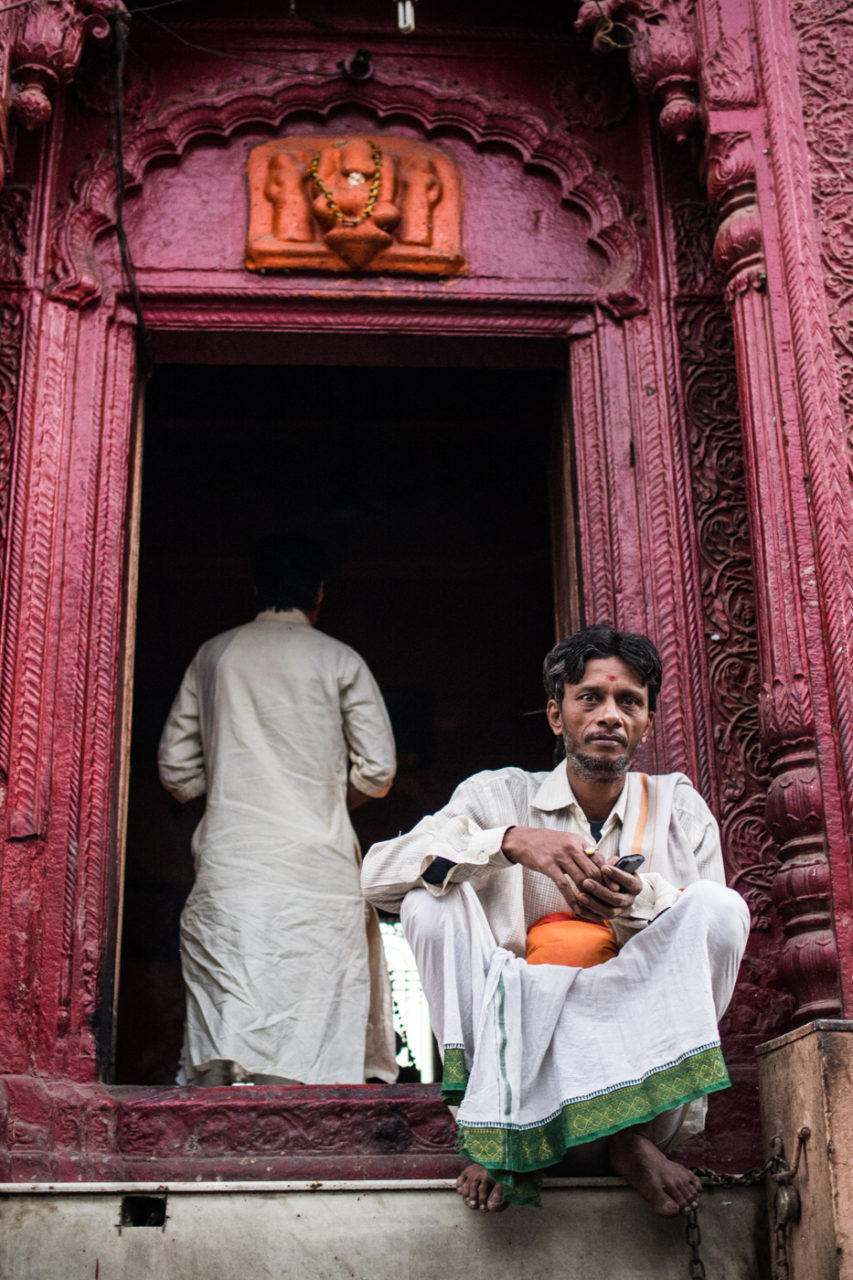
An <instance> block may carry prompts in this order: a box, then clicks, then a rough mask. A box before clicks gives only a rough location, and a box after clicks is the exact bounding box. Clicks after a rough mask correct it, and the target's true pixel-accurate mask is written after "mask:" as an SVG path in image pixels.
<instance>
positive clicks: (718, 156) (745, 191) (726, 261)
mask: <svg viewBox="0 0 853 1280" xmlns="http://www.w3.org/2000/svg"><path fill="white" fill-rule="evenodd" d="M706 181H707V184H708V195H709V196H710V198H711V200H712V201H713V203H714V204H716V205H717V206H718V208H719V226H718V228H717V238H716V240H715V241H714V262H715V264H716V265H717V267H718V269H719V270H720V271H721V272H722V273H723V276H724V278H725V281H726V299H727V301H729V302H731V301H732V298H733V297H734V295H735V294H736V293H742V292H744V291H745V290H746V289H762V288H763V287H764V284H765V282H766V279H767V270H766V267H765V264H764V249H763V245H762V235H761V214H760V212H759V209H758V197H757V192H756V187H755V157H754V155H753V150H752V139H751V138H750V136H749V134H747V133H728V134H723V135H717V136H715V137H713V138H711V140H710V143H709V147H708V157H707V162H706Z"/></svg>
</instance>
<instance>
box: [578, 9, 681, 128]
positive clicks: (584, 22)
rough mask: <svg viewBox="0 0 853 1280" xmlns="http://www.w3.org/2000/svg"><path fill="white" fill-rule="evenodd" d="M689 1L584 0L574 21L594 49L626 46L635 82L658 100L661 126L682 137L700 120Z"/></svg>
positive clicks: (642, 91) (601, 49)
mask: <svg viewBox="0 0 853 1280" xmlns="http://www.w3.org/2000/svg"><path fill="white" fill-rule="evenodd" d="M693 11H694V4H693V0H663V3H661V4H659V5H652V4H651V3H649V0H603V2H601V0H586V2H585V3H583V4H582V5H581V8H580V12H579V14H578V17H577V19H576V21H575V28H576V30H578V31H589V32H591V33H592V46H593V49H594V50H595V51H596V52H597V53H602V52H607V51H609V50H612V49H614V48H623V49H627V50H628V62H629V65H630V68H631V75H632V77H633V79H634V83H635V84H636V86H637V88H638V89H639V90H640V92H641V93H646V94H649V95H651V96H653V97H654V98H655V99H656V100H657V102H658V104H659V122H660V127H661V130H662V131H663V132H664V133H665V134H667V136H668V137H671V138H674V139H675V141H676V142H684V141H685V140H686V139H687V138H688V136H689V135H690V134H691V133H692V132H693V131H694V130H695V129H696V127H697V125H698V124H699V118H700V116H699V94H698V89H697V78H698V74H699V52H698V42H697V37H696V24H695V18H694V12H693Z"/></svg>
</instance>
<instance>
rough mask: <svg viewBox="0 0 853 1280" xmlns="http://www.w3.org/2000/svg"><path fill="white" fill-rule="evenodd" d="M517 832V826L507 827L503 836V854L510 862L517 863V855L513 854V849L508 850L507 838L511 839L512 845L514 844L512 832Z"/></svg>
mask: <svg viewBox="0 0 853 1280" xmlns="http://www.w3.org/2000/svg"><path fill="white" fill-rule="evenodd" d="M515 830H517V828H516V827H515V826H512V827H507V829H506V831H505V832H504V835H503V840H501V853H502V854H503V856H504V857H505V858H506V859H507V861H509V862H515V855H514V854H513V853H512V851H511V849H509V848H507V838H508V837H509V838H510V844H512V838H511V836H510V832H512V831H515Z"/></svg>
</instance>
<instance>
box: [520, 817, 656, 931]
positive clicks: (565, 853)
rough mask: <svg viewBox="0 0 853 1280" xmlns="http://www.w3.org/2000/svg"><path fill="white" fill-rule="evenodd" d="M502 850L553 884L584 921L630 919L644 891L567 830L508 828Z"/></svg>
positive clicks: (635, 878) (637, 880)
mask: <svg viewBox="0 0 853 1280" xmlns="http://www.w3.org/2000/svg"><path fill="white" fill-rule="evenodd" d="M501 850H502V852H503V853H504V855H505V856H506V857H507V858H508V859H509V860H510V862H520V863H521V865H522V866H524V867H529V868H530V869H531V870H532V871H539V872H540V873H541V874H542V875H545V876H548V878H549V880H553V882H554V884H555V885H556V886H557V888H558V889H559V890H560V893H561V894H562V895H563V897H564V898H565V900H566V903H567V905H568V907H569V910H570V911H571V912H572V914H573V915H576V916H577V917H578V919H580V920H594V921H599V920H611V919H612V918H613V917H614V916H626V915H628V914H629V913H630V910H631V907H632V905H633V903H634V899H635V898H636V897H637V895H638V894H639V893H640V891H641V890H642V887H643V882H642V880H641V879H640V877H639V876H632V875H628V873H627V872H625V871H617V870H616V869H615V867H613V866H612V864H608V863H605V861H604V858H602V856H601V854H600V853H596V851H595V850H594V849H593V850H590V849H589V847H588V846H587V845H586V844H585V841H584V840H583V838H582V837H581V836H577V835H571V834H569V833H568V832H565V831H550V830H548V829H546V828H540V827H510V828H509V830H508V831H507V833H506V835H505V836H504V838H503V843H502V844H501Z"/></svg>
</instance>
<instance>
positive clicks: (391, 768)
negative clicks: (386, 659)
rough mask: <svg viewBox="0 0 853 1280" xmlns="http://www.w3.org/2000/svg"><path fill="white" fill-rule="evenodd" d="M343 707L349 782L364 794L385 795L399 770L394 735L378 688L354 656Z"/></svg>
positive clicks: (342, 696) (343, 692) (342, 693)
mask: <svg viewBox="0 0 853 1280" xmlns="http://www.w3.org/2000/svg"><path fill="white" fill-rule="evenodd" d="M340 705H341V716H342V718H343V728H344V737H345V738H346V741H347V749H348V752H349V761H350V769H349V782H350V784H351V785H352V786H353V787H355V789H356V790H357V791H361V792H362V794H363V795H366V796H372V797H374V798H376V797H378V796H384V795H386V794H387V793H388V791H389V790H390V789H391V783H392V782H393V781H394V774H395V773H396V771H397V757H396V752H395V749H394V734H393V732H392V729H391V721H390V719H389V718H388V711H387V709H386V707H385V702H384V700H383V697H382V694H381V693H380V691H379V686H378V685H377V683H376V681H375V680H374V678H373V676H372V675H371V673H370V671H369V670H368V668H367V666H366V665H365V663H364V662H362V661H361V659H359V658H357V657H356V656H355V655H353V661H352V663H351V665H350V666H349V668H348V670H347V671H346V673H345V675H344V677H343V679H342V680H341V683H340Z"/></svg>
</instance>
